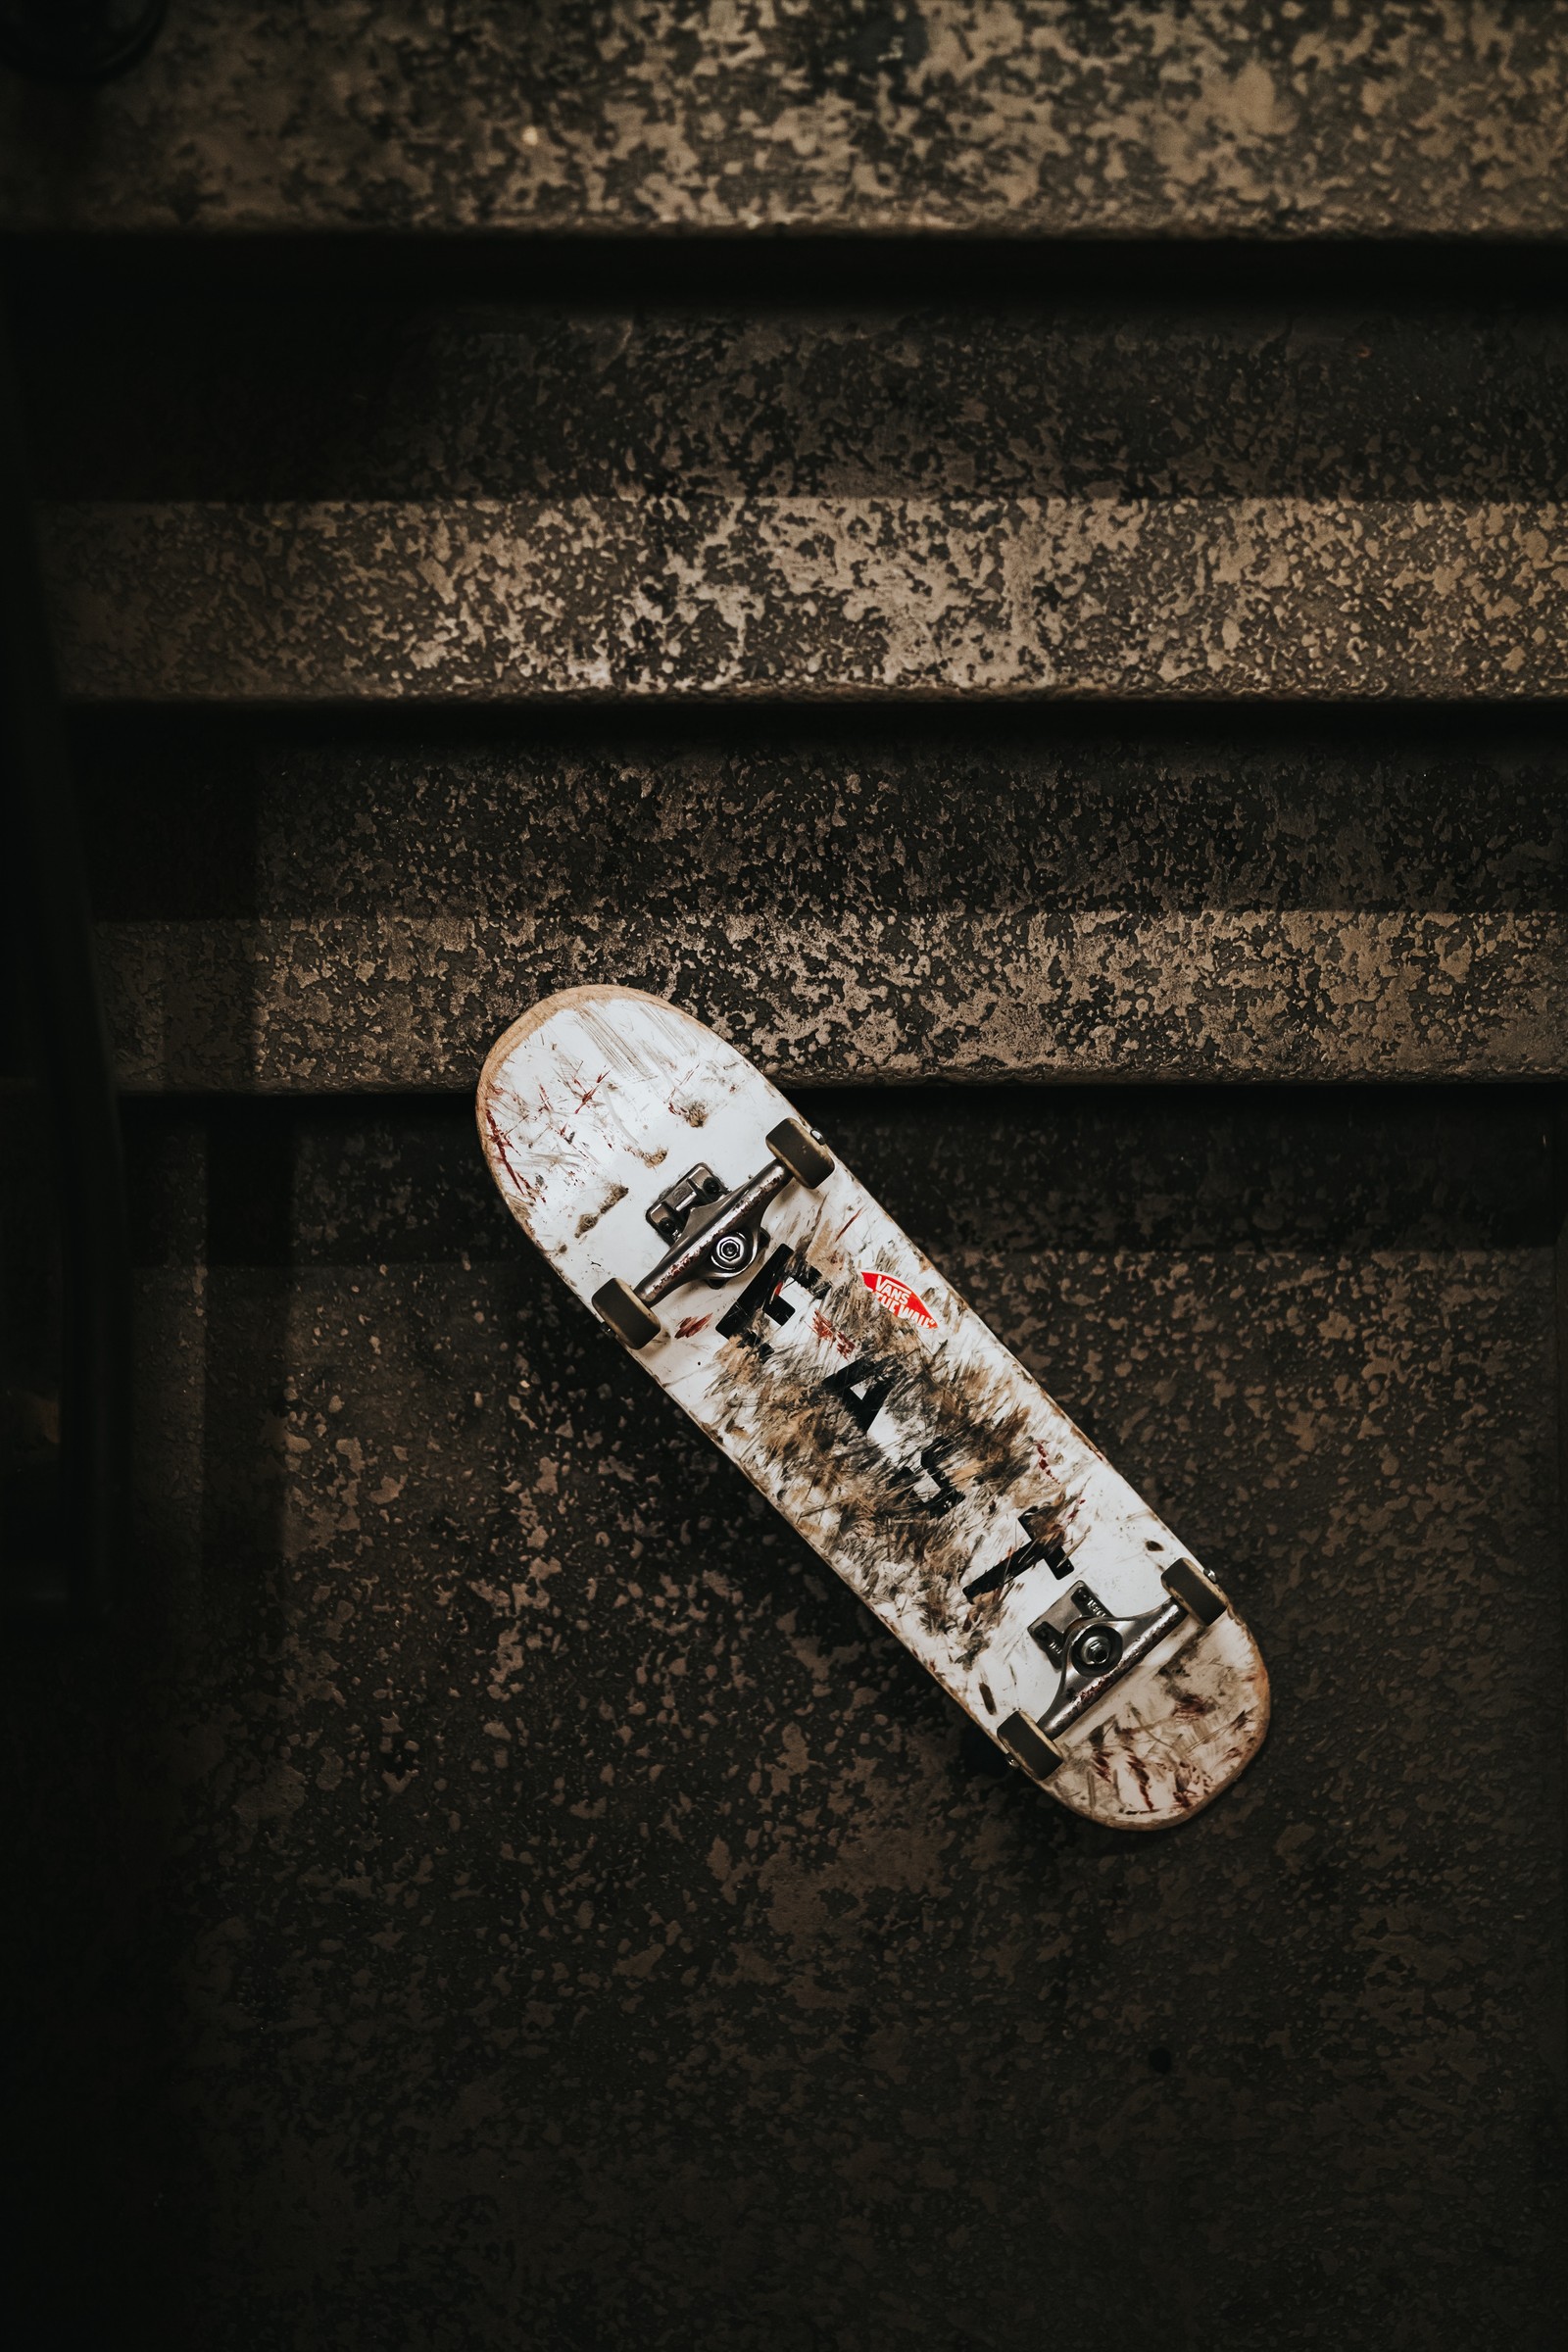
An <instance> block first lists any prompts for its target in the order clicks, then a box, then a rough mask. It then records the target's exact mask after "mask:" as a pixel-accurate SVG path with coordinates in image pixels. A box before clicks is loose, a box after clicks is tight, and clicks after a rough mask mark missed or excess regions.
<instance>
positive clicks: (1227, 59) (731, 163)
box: [0, 0, 1568, 237]
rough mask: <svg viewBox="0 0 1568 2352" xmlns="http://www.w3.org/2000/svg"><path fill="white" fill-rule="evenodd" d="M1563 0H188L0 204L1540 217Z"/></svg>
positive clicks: (26, 131) (136, 219)
mask: <svg viewBox="0 0 1568 2352" xmlns="http://www.w3.org/2000/svg"><path fill="white" fill-rule="evenodd" d="M1565 24H1568V18H1565V12H1564V10H1563V8H1562V6H1561V5H1560V0H1528V4H1526V0H1493V4H1492V5H1490V6H1482V5H1479V4H1478V0H1376V5H1372V4H1371V0H1368V4H1367V5H1365V6H1359V7H1355V8H1331V7H1328V6H1323V5H1315V4H1314V5H1306V6H1296V7H1279V6H1276V5H1273V4H1272V0H1183V4H1180V5H1178V4H1177V0H1166V4H1164V5H1143V4H1142V0H1093V4H1091V5H1086V4H1084V0H925V4H924V5H923V6H914V5H905V4H903V0H894V4H893V5H881V4H879V0H845V4H844V5H841V6H834V7H831V8H824V7H823V6H822V5H821V4H820V0H734V4H733V5H728V6H724V7H722V8H713V9H704V10H700V11H699V10H692V9H689V8H687V7H685V6H683V5H681V4H680V0H615V4H613V5H611V6H608V7H601V8H595V9H591V10H589V9H583V8H576V7H569V6H556V7H537V8H535V7H530V8H528V9H526V10H515V11H514V10H496V9H494V8H491V7H485V6H482V5H479V4H478V0H459V4H458V5H449V6H444V7H438V6H436V5H434V0H408V4H406V5H404V6H402V7H400V8H398V9H397V10H395V11H388V10H386V9H385V8H380V7H372V6H370V5H369V0H315V4H314V5H313V6H312V7H310V8H309V9H299V8H294V7H291V6H288V5H286V4H285V0H246V4H245V5H241V6H235V5H224V4H222V0H187V5H185V6H183V7H181V8H179V9H177V10H172V11H171V13H170V19H169V23H168V25H167V27H166V29H165V31H164V33H163V35H162V37H161V39H160V41H159V43H158V46H157V47H156V48H155V50H154V51H153V53H152V55H151V56H150V57H149V58H148V59H147V60H146V61H145V63H144V64H143V65H141V66H140V67H139V68H138V69H137V70H136V72H135V73H133V74H131V75H128V76H127V77H126V78H125V79H124V80H123V81H122V82H120V83H118V84H115V85H113V86H111V87H110V88H109V89H107V90H105V91H103V92H97V91H94V92H92V93H91V94H90V95H89V96H86V97H82V98H76V99H74V101H73V99H72V98H70V97H62V96H61V95H59V94H56V93H47V92H46V93H40V92H38V91H37V90H35V89H30V88H28V87H27V86H26V85H25V84H23V83H20V82H19V81H17V80H16V79H15V77H13V76H12V75H10V74H6V75H5V76H4V77H3V79H0V110H3V111H0V157H3V158H4V172H3V177H0V207H3V217H4V219H5V220H7V221H10V222H12V223H14V224H16V225H21V226H26V227H40V226H71V227H83V228H91V229H96V230H102V231H115V230H124V229H126V228H159V229H168V228H177V229H182V230H190V229H199V230H209V231H210V230H214V229H224V228H243V229H257V228H275V229H296V228H303V229H319V228H330V227H347V228H365V227H389V228H398V229H408V228H426V229H486V228H489V229H525V228H554V229H561V230H567V231H571V230H601V231H603V230H634V231H635V230H647V229H660V228H677V229H693V228H698V229H701V228H709V229H721V230H746V229H754V228H786V229H787V228H796V229H800V228H823V229H828V230H842V229H845V228H858V229H895V230H907V229H917V228H930V229H935V230H976V229H980V230H988V231H992V232H1001V233H1004V234H1007V233H1025V232H1027V233H1030V234H1037V235H1038V234H1041V233H1046V234H1060V233H1081V232H1084V231H1089V232H1094V233H1097V234H1110V235H1117V234H1119V235H1126V234H1130V233H1132V234H1136V233H1153V234H1156V235H1168V234H1171V233H1172V232H1176V233H1185V234H1188V235H1193V234H1199V235H1215V234H1239V235H1244V236H1246V235H1250V236H1268V237H1293V236H1299V235H1302V234H1312V233H1317V234H1324V233H1329V234H1337V235H1346V234H1349V235H1366V234H1389V233H1391V232H1393V233H1399V232H1403V233H1406V234H1412V235H1426V234H1430V233H1431V232H1432V231H1434V230H1447V231H1450V232H1457V233H1460V234H1475V233H1478V232H1481V233H1491V234H1494V235H1497V234H1502V235H1510V234H1518V233H1525V234H1532V233H1533V234H1543V233H1546V234H1550V233H1554V232H1555V233H1560V232H1561V230H1562V229H1563V227H1564V225H1565V223H1568V212H1565V195H1564V189H1565V185H1568V177H1565V173H1564V168H1563V167H1564V160H1565V158H1564V133H1563V123H1564V118H1565V111H1568V108H1565V100H1568V81H1565V65H1564V59H1565V56H1568V41H1565Z"/></svg>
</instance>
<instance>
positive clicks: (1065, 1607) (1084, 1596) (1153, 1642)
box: [998, 1560, 1230, 1781]
mask: <svg viewBox="0 0 1568 2352" xmlns="http://www.w3.org/2000/svg"><path fill="white" fill-rule="evenodd" d="M1160 1582H1161V1584H1162V1585H1163V1586H1164V1588H1165V1590H1166V1592H1167V1593H1169V1594H1170V1598H1169V1599H1168V1600H1167V1601H1165V1602H1164V1603H1162V1605H1161V1606H1160V1607H1159V1608H1157V1609H1148V1610H1146V1611H1145V1612H1144V1613H1143V1615H1141V1616H1138V1617H1113V1616H1112V1615H1111V1614H1110V1611H1109V1610H1108V1609H1107V1608H1106V1607H1105V1605H1104V1603H1103V1601H1101V1600H1099V1599H1098V1598H1097V1597H1096V1595H1095V1594H1094V1593H1092V1592H1091V1591H1090V1589H1089V1587H1088V1586H1087V1585H1074V1586H1073V1588H1072V1591H1071V1592H1070V1593H1065V1594H1064V1595H1063V1597H1062V1598H1061V1599H1060V1600H1058V1601H1057V1602H1056V1603H1055V1604H1054V1607H1052V1608H1050V1609H1048V1610H1047V1611H1046V1614H1045V1615H1044V1617H1041V1618H1037V1619H1036V1621H1035V1623H1034V1624H1033V1625H1032V1626H1031V1627H1030V1628H1029V1633H1030V1638H1031V1639H1032V1640H1033V1641H1034V1642H1038V1644H1039V1646H1040V1647H1041V1648H1042V1649H1043V1650H1044V1651H1045V1653H1046V1655H1047V1657H1048V1658H1049V1659H1050V1660H1051V1662H1052V1664H1053V1665H1054V1667H1056V1669H1057V1670H1058V1672H1059V1673H1060V1675H1061V1687H1060V1689H1059V1690H1058V1691H1057V1692H1056V1695H1055V1698H1054V1700H1053V1702H1052V1705H1051V1708H1050V1711H1049V1712H1048V1713H1047V1714H1045V1715H1042V1716H1041V1717H1040V1719H1039V1721H1038V1722H1037V1721H1036V1719H1035V1718H1034V1717H1033V1716H1032V1715H1025V1714H1024V1713H1022V1712H1021V1711H1020V1712H1018V1713H1016V1714H1013V1715H1009V1716H1008V1717H1007V1720H1006V1722H1005V1723H1004V1724H1003V1725H1002V1726H1001V1727H1000V1730H999V1733H998V1737H999V1738H1000V1740H1002V1743H1003V1745H1004V1746H1005V1748H1006V1749H1007V1750H1008V1752H1009V1754H1010V1755H1011V1756H1012V1758H1013V1760H1014V1762H1016V1763H1018V1764H1021V1765H1022V1766H1023V1769H1024V1770H1025V1772H1027V1773H1028V1774H1029V1775H1030V1777H1031V1778H1032V1779H1034V1780H1037V1781H1046V1780H1049V1779H1050V1778H1051V1775H1052V1774H1053V1773H1054V1771H1055V1770H1056V1768H1057V1766H1058V1765H1060V1764H1061V1763H1062V1761H1063V1756H1062V1751H1061V1749H1060V1748H1059V1747H1058V1746H1057V1745H1056V1741H1057V1740H1058V1739H1059V1738H1060V1736H1061V1734H1062V1733H1063V1732H1065V1731H1066V1730H1068V1729H1069V1727H1070V1726H1071V1725H1073V1724H1075V1723H1076V1722H1077V1721H1078V1720H1079V1718H1080V1717H1081V1716H1083V1715H1087V1714H1088V1712H1089V1710H1090V1708H1091V1707H1092V1706H1094V1704H1095V1703H1096V1701H1097V1700H1098V1699H1100V1698H1103V1696H1104V1694H1105V1692H1106V1691H1108V1690H1109V1689H1110V1688H1111V1686H1112V1684H1114V1683H1118V1682H1120V1680H1121V1678H1122V1676H1123V1675H1124V1674H1126V1673H1127V1672H1128V1671H1129V1670H1130V1669H1131V1668H1132V1667H1134V1666H1136V1665H1137V1664H1138V1663H1139V1660H1140V1659H1142V1658H1147V1657H1148V1655H1149V1653H1150V1651H1151V1650H1152V1649H1155V1648H1157V1647H1158V1645H1159V1643H1160V1642H1163V1641H1164V1639H1165V1637H1166V1635H1167V1634H1173V1633H1174V1632H1175V1631H1176V1628H1177V1627H1178V1626H1179V1625H1181V1624H1182V1623H1183V1622H1184V1620H1185V1619H1187V1618H1189V1617H1196V1619H1197V1620H1198V1623H1199V1624H1200V1626H1205V1625H1212V1624H1213V1623H1214V1621H1215V1619H1216V1618H1218V1617H1223V1616H1224V1614H1225V1612H1226V1610H1227V1609H1228V1608H1229V1607H1230V1602H1229V1601H1228V1600H1227V1599H1226V1597H1225V1595H1224V1593H1222V1592H1221V1591H1220V1589H1219V1587H1218V1585H1213V1584H1210V1583H1209V1580H1208V1578H1207V1577H1206V1576H1204V1575H1203V1574H1202V1572H1201V1570H1200V1569H1198V1568H1195V1567H1194V1566H1193V1563H1192V1561H1191V1560H1177V1561H1175V1562H1173V1563H1172V1565H1171V1566H1170V1567H1169V1568H1166V1569H1165V1570H1164V1571H1163V1572H1162V1574H1161V1577H1160Z"/></svg>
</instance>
